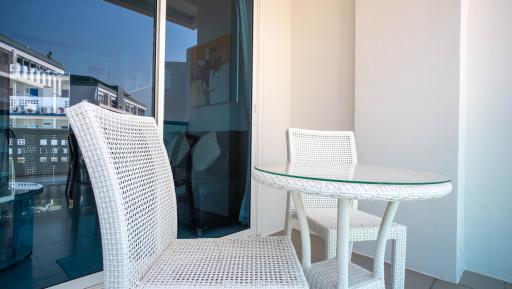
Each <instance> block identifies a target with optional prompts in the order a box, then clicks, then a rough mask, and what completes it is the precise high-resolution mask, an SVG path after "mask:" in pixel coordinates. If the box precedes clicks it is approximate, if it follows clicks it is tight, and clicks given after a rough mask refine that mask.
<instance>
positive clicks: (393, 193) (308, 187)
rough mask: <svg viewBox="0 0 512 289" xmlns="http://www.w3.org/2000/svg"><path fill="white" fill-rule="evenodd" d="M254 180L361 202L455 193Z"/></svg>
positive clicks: (260, 176) (269, 177)
mask: <svg viewBox="0 0 512 289" xmlns="http://www.w3.org/2000/svg"><path fill="white" fill-rule="evenodd" d="M252 174H253V177H254V178H255V179H256V180H258V181H259V182H261V183H264V184H267V185H269V186H272V187H275V188H279V189H284V190H294V191H298V192H301V193H303V194H311V195H321V196H324V197H332V198H347V199H359V200H382V201H393V200H427V199H436V198H441V197H444V196H446V195H447V194H449V193H450V192H451V190H452V185H451V183H441V184H433V185H380V184H357V183H344V182H326V181H316V180H308V179H299V178H290V177H286V176H279V175H273V174H269V173H263V172H260V171H258V170H253V172H252Z"/></svg>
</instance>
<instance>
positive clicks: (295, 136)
mask: <svg viewBox="0 0 512 289" xmlns="http://www.w3.org/2000/svg"><path fill="white" fill-rule="evenodd" d="M287 140H288V161H290V162H315V163H318V162H324V163H340V164H355V163H357V153H356V145H355V139H354V133H353V132H351V131H316V130H305V129H296V128H290V129H288V131H287ZM302 200H303V203H304V208H305V209H306V215H307V219H308V225H309V228H310V231H311V232H313V233H314V234H316V235H318V236H320V238H322V239H323V240H324V241H325V255H326V257H327V258H328V259H331V258H334V257H336V231H337V219H336V212H337V199H334V198H326V197H318V196H312V195H305V194H303V195H302ZM288 203H289V204H290V206H289V210H288V213H287V221H286V230H287V233H288V235H290V234H291V229H292V227H295V228H299V225H298V219H297V214H296V213H295V210H294V208H293V204H292V202H291V201H290V196H289V194H288ZM352 207H353V210H352V211H351V215H350V241H351V242H359V241H373V240H377V235H378V232H379V227H380V223H381V220H382V219H381V218H379V217H377V216H375V215H372V214H368V213H365V212H363V211H360V210H358V209H357V202H354V203H353V204H352ZM406 238H407V227H406V226H404V225H400V224H397V223H393V226H392V227H391V230H390V235H389V239H390V240H391V241H392V251H391V259H392V260H391V263H392V272H391V278H392V288H394V289H403V288H404V281H405V280H404V278H405V251H406Z"/></svg>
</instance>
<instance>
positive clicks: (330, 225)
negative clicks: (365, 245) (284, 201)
mask: <svg viewBox="0 0 512 289" xmlns="http://www.w3.org/2000/svg"><path fill="white" fill-rule="evenodd" d="M337 210H338V209H337V208H307V209H306V215H307V218H308V225H309V228H310V230H311V231H313V232H315V233H316V234H318V235H320V236H323V237H325V238H328V237H329V236H330V235H332V234H334V236H335V234H336V230H337V229H336V228H337ZM292 216H293V218H294V219H296V218H297V213H296V212H295V211H294V212H293V215H292ZM381 220H382V219H381V218H379V217H377V216H375V215H372V214H368V213H366V212H363V211H360V210H357V209H351V210H350V240H351V241H371V240H376V239H377V235H378V233H379V227H380V223H381ZM405 230H407V227H406V226H404V225H400V224H398V223H393V225H392V227H391V231H390V238H392V239H393V238H396V237H398V236H397V234H400V233H401V232H404V231H405ZM334 236H333V237H334Z"/></svg>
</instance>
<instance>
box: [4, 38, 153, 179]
mask: <svg viewBox="0 0 512 289" xmlns="http://www.w3.org/2000/svg"><path fill="white" fill-rule="evenodd" d="M0 60H1V63H0V65H1V66H0V71H1V72H0V73H1V76H2V80H1V81H3V82H5V83H4V84H5V85H2V88H5V87H8V89H7V90H6V89H3V90H6V91H3V92H2V93H3V94H6V96H8V99H9V105H8V107H9V111H8V119H6V121H8V127H9V131H10V136H9V137H8V143H9V146H8V151H9V161H10V162H11V163H12V166H11V167H13V168H14V171H15V173H14V175H15V176H18V177H19V178H23V179H24V180H27V178H28V179H31V180H34V178H33V177H31V176H38V177H39V178H38V181H39V182H42V183H46V182H50V183H55V182H57V183H59V182H62V181H64V180H63V179H65V178H67V174H68V170H69V145H68V136H69V124H68V121H67V119H66V116H65V109H66V108H67V107H69V106H70V105H73V104H76V103H78V102H81V101H83V100H86V101H89V102H91V103H94V104H97V105H99V106H101V107H104V108H107V109H110V110H114V111H117V112H120V113H130V114H135V115H144V114H145V112H146V107H145V105H144V104H142V103H141V102H139V101H137V100H135V99H134V98H132V97H131V96H130V95H129V94H128V93H127V92H125V91H124V90H123V88H122V87H120V86H118V85H109V84H106V83H105V82H103V81H101V80H98V79H96V78H94V77H91V76H85V75H73V74H71V75H70V74H67V73H66V72H65V70H64V65H63V64H61V63H59V62H57V61H55V60H53V59H52V58H51V57H50V56H48V55H43V54H41V53H39V52H37V51H34V50H32V49H30V48H29V47H26V46H24V45H22V44H20V43H18V42H16V41H14V40H11V39H9V38H7V37H5V36H3V35H0ZM3 99H6V98H3ZM43 176H44V180H42V179H40V178H41V177H43ZM59 179H60V180H59Z"/></svg>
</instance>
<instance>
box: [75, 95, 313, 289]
mask: <svg viewBox="0 0 512 289" xmlns="http://www.w3.org/2000/svg"><path fill="white" fill-rule="evenodd" d="M66 113H67V115H68V117H69V122H70V124H71V127H72V129H73V131H74V133H75V134H76V137H77V140H78V143H79V145H80V149H81V151H82V154H83V156H84V159H85V162H86V164H87V169H88V171H89V174H90V177H91V182H92V186H93V189H94V195H95V198H96V203H97V207H98V215H99V219H100V225H101V237H102V244H103V260H104V263H103V268H104V276H105V288H107V289H113V288H116V289H127V288H130V289H132V288H155V289H156V288H158V289H162V288H182V289H183V288H185V289H186V288H308V285H307V282H306V279H305V277H304V274H303V272H302V268H301V266H300V263H299V261H298V258H297V256H296V255H295V252H294V250H293V247H292V245H291V243H290V241H289V240H288V239H287V238H286V237H269V238H244V239H197V240H178V239H176V230H177V229H176V226H177V225H176V199H175V191H174V184H173V177H172V172H171V167H170V165H169V160H168V157H167V153H166V151H165V147H164V145H163V143H162V140H161V138H160V131H159V129H158V127H157V126H156V123H155V121H154V119H153V118H149V117H139V116H132V115H124V114H118V113H114V112H110V111H107V110H105V109H102V108H99V107H98V106H95V105H92V104H89V103H85V102H83V103H80V104H77V105H75V106H72V107H70V108H69V109H67V112H66Z"/></svg>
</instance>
